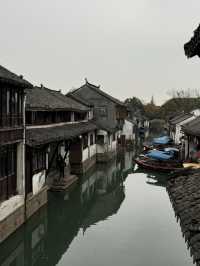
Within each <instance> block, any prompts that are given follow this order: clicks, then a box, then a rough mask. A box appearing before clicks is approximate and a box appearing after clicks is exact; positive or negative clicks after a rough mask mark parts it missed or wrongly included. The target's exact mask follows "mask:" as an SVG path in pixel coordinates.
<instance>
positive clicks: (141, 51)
mask: <svg viewBox="0 0 200 266" xmlns="http://www.w3.org/2000/svg"><path fill="white" fill-rule="evenodd" d="M199 23H200V1H199V0H190V1H188V0H166V1H163V0H137V1H136V0H1V9H0V32H1V38H0V47H1V48H0V55H1V56H0V57H1V62H0V64H1V65H3V66H5V67H7V68H9V69H10V70H12V71H14V72H16V73H17V74H23V75H24V77H25V78H26V79H28V80H29V81H30V82H32V83H33V84H35V85H39V84H41V83H43V84H44V85H45V86H47V87H49V88H52V89H57V90H58V89H62V91H63V92H67V91H68V90H70V89H71V88H76V87H79V86H80V85H82V84H83V82H84V78H85V77H87V78H88V81H90V82H92V83H94V84H97V85H99V84H101V86H102V89H104V90H105V91H107V92H109V93H111V94H112V95H113V96H115V97H118V98H120V99H122V100H123V99H125V98H127V97H132V96H137V97H139V98H142V99H143V100H145V101H148V100H150V98H151V96H152V95H154V98H155V100H156V102H157V104H160V103H162V102H163V101H164V100H165V99H166V98H167V97H169V96H168V95H167V94H166V92H167V91H168V90H169V89H172V88H200V75H199V69H200V59H198V58H197V57H195V58H193V59H190V60H188V59H187V58H186V57H185V55H184V50H183V45H184V43H185V42H187V41H188V40H189V39H190V38H191V36H192V33H193V30H194V29H195V28H196V27H197V26H198V24H199Z"/></svg>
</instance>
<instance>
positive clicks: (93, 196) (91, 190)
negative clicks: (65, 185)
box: [81, 160, 125, 231]
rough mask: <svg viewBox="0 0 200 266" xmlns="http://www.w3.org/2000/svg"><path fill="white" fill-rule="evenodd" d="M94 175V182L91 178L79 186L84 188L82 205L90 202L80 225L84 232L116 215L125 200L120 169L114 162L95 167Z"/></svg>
mask: <svg viewBox="0 0 200 266" xmlns="http://www.w3.org/2000/svg"><path fill="white" fill-rule="evenodd" d="M95 173H96V174H95V177H96V180H95V181H94V176H92V179H90V178H89V182H88V181H87V180H86V181H85V182H84V183H83V184H82V185H81V187H82V188H84V190H82V193H83V195H81V198H82V199H84V201H82V204H83V205H84V204H85V203H87V202H88V203H89V202H91V204H90V207H89V209H88V211H87V215H84V218H83V220H82V224H81V227H82V228H83V230H84V231H85V230H86V228H88V227H89V226H91V225H92V224H96V223H97V222H99V221H102V220H105V219H106V218H108V217H109V216H112V215H114V214H115V213H117V211H118V210H119V208H120V206H121V203H122V202H123V200H124V198H125V194H124V187H123V182H122V178H121V171H120V167H119V164H118V165H117V164H116V161H115V160H114V161H112V163H111V164H110V165H107V166H105V165H104V167H102V166H101V165H99V166H97V169H96V172H95ZM86 195H87V197H86ZM86 200H87V201H86ZM91 200H92V201H91Z"/></svg>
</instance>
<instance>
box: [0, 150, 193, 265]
mask: <svg viewBox="0 0 200 266" xmlns="http://www.w3.org/2000/svg"><path fill="white" fill-rule="evenodd" d="M132 158H133V154H132V153H129V152H127V153H123V154H121V155H120V156H118V157H117V159H116V160H114V161H112V162H111V163H110V164H109V165H107V166H105V165H99V166H97V167H96V168H95V169H93V170H91V171H90V173H88V174H87V175H85V176H82V177H81V181H80V184H78V185H77V186H75V187H73V188H71V190H70V191H68V192H66V193H63V194H53V193H49V203H48V205H47V206H45V207H44V208H42V209H41V210H40V211H39V212H38V213H37V214H36V215H34V216H33V217H32V218H31V219H30V220H29V222H28V223H27V224H26V225H24V226H23V227H21V228H20V229H19V230H18V231H17V232H16V233H14V234H13V235H12V236H11V237H10V238H8V239H7V240H6V241H5V242H4V243H3V244H2V245H1V246H0V265H2V266H24V265H25V266H55V265H58V266H66V265H69V266H83V265H85V266H86V265H87V266H108V265H109V266H111V265H115V266H118V265H119V266H121V265H124V266H147V265H148V266H161V265H162V266H191V265H193V264H192V258H191V257H190V254H189V251H188V250H187V247H186V244H185V242H184V239H183V237H182V233H181V229H180V226H179V224H178V223H177V222H176V219H175V216H174V212H173V209H172V206H171V203H170V201H169V197H168V194H167V192H166V189H165V184H166V177H165V176H155V175H153V174H151V175H149V174H146V173H143V172H140V171H139V170H138V169H136V168H134V167H133V164H132Z"/></svg>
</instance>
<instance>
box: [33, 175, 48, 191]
mask: <svg viewBox="0 0 200 266" xmlns="http://www.w3.org/2000/svg"><path fill="white" fill-rule="evenodd" d="M45 178H46V170H43V171H41V172H39V173H37V174H35V175H33V179H32V180H33V181H32V182H33V183H32V184H33V195H35V194H37V193H38V192H39V191H40V190H41V189H42V187H43V186H44V184H45Z"/></svg>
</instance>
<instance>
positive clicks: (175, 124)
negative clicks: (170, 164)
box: [169, 113, 196, 144]
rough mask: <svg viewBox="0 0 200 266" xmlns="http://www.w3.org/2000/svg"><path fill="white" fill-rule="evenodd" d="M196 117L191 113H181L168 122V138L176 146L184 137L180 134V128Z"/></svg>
mask: <svg viewBox="0 0 200 266" xmlns="http://www.w3.org/2000/svg"><path fill="white" fill-rule="evenodd" d="M195 118H196V116H194V115H193V114H191V113H181V114H179V115H177V116H175V117H173V118H171V119H170V120H169V132H170V136H171V137H172V139H173V140H174V142H175V143H176V144H179V143H180V142H181V139H182V137H183V136H184V134H183V132H182V130H181V129H182V126H184V124H187V123H188V122H190V121H192V120H194V119H195Z"/></svg>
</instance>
